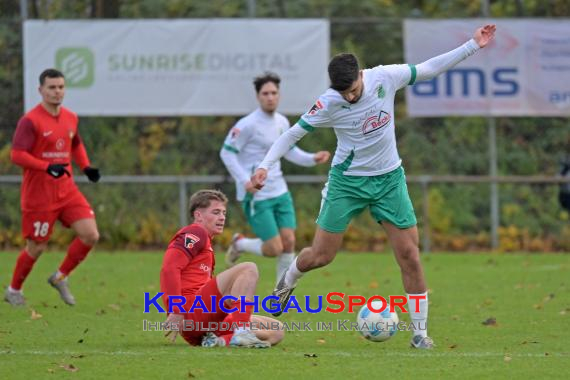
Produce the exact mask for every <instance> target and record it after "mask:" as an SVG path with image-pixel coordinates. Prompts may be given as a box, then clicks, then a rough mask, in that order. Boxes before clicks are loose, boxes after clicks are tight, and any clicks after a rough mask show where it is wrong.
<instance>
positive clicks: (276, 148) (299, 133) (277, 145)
mask: <svg viewBox="0 0 570 380" xmlns="http://www.w3.org/2000/svg"><path fill="white" fill-rule="evenodd" d="M307 133H308V132H307V131H306V130H305V129H304V128H303V127H301V126H300V125H299V124H295V125H294V126H292V127H291V128H289V129H288V130H287V131H285V133H283V134H282V135H281V136H279V138H278V139H277V140H275V142H274V143H273V145H271V149H269V152H267V154H266V155H265V158H264V159H263V161H261V163H260V164H259V166H258V168H257V170H256V171H255V173H254V174H253V176H252V177H251V182H252V184H253V186H254V187H255V188H256V189H261V188H262V187H263V185H264V184H265V179H266V178H267V170H268V169H269V168H270V167H271V166H273V164H275V163H276V162H277V161H278V160H280V159H281V157H283V156H284V155H285V154H286V153H287V152H289V150H290V149H291V147H292V146H293V145H295V143H296V142H297V141H299V140H301V139H302V138H303V136H305V135H306V134H307ZM262 173H264V174H262Z"/></svg>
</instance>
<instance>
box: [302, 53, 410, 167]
mask: <svg viewBox="0 0 570 380" xmlns="http://www.w3.org/2000/svg"><path fill="white" fill-rule="evenodd" d="M415 70H416V69H415V66H413V65H406V64H402V65H388V66H377V67H374V68H372V69H366V70H363V71H362V73H363V83H364V89H363V92H362V96H361V97H360V99H359V100H358V101H357V102H356V103H354V104H351V103H348V102H347V101H346V100H345V99H344V98H343V97H342V96H341V94H340V93H339V92H338V91H336V90H333V89H330V88H329V89H328V90H327V91H326V92H325V93H324V94H322V95H321V96H320V97H319V99H318V100H317V102H316V103H315V104H314V105H313V107H311V109H310V110H309V111H307V112H306V113H305V114H304V115H302V116H301V119H300V120H299V121H298V124H299V125H300V126H301V127H303V128H304V129H306V130H307V131H313V130H314V129H315V128H327V127H328V128H333V129H334V132H335V134H336V137H337V140H338V142H337V148H336V151H335V155H334V158H333V161H332V165H333V166H334V167H337V168H339V169H341V170H342V171H343V173H344V174H345V175H354V176H375V175H380V174H384V173H388V172H390V171H392V170H394V169H396V168H398V167H399V166H400V165H401V162H402V160H401V159H400V156H399V154H398V149H397V147H396V135H395V124H394V119H395V118H394V97H395V95H396V91H397V90H399V89H401V88H403V87H405V86H406V85H411V84H413V83H414V81H415V79H416V71H415Z"/></svg>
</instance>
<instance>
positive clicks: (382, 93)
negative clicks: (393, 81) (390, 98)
mask: <svg viewBox="0 0 570 380" xmlns="http://www.w3.org/2000/svg"><path fill="white" fill-rule="evenodd" d="M384 96H386V91H384V87H383V86H382V85H380V86H378V99H382V98H384Z"/></svg>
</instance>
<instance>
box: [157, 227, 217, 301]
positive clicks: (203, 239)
mask: <svg viewBox="0 0 570 380" xmlns="http://www.w3.org/2000/svg"><path fill="white" fill-rule="evenodd" d="M215 265H216V259H215V257H214V250H213V249H212V241H211V238H210V236H209V235H208V232H207V231H206V229H205V228H204V227H202V226H201V225H200V224H196V223H193V224H191V225H189V226H186V227H184V228H182V229H181V230H179V231H178V232H177V233H176V235H174V237H173V238H172V240H170V244H169V245H168V248H167V249H166V253H165V254H164V260H163V262H162V270H161V271H160V291H161V292H164V295H163V296H162V300H163V303H164V305H165V306H166V307H167V308H168V296H172V295H182V296H184V297H186V299H187V301H190V303H189V304H188V302H187V308H186V309H188V308H189V306H191V304H192V300H193V297H192V296H193V295H194V294H196V293H197V292H198V290H200V288H201V287H202V286H204V284H205V283H206V282H208V280H210V279H211V278H212V277H213V274H214V267H215ZM174 310H175V311H178V309H177V308H174ZM186 311H188V310H186Z"/></svg>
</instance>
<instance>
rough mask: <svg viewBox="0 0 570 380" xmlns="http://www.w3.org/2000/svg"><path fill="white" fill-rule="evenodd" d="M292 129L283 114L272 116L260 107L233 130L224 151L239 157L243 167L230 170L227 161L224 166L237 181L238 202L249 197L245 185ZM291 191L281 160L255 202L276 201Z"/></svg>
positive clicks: (256, 195) (271, 172)
mask: <svg viewBox="0 0 570 380" xmlns="http://www.w3.org/2000/svg"><path fill="white" fill-rule="evenodd" d="M290 126H291V125H290V124H289V120H287V118H286V117H285V116H283V115H282V114H280V113H278V112H274V113H273V114H268V113H267V112H264V111H262V110H261V109H259V108H258V109H256V110H255V111H253V112H252V113H250V114H249V115H247V116H245V117H243V118H241V119H240V120H239V121H238V122H237V123H236V124H235V125H234V127H233V128H232V129H231V130H230V132H229V133H228V135H227V137H226V139H225V141H224V146H223V148H222V149H223V150H226V151H227V152H231V153H234V154H236V155H237V164H238V165H239V167H234V168H230V167H228V163H227V162H224V163H225V164H226V167H227V168H228V170H229V171H230V173H231V174H232V177H233V178H234V180H235V181H236V195H237V199H238V200H240V201H241V200H243V199H244V198H245V195H246V194H245V193H246V192H245V188H244V185H245V182H247V181H249V177H250V176H251V175H252V174H253V171H254V170H255V169H256V168H257V166H258V165H259V163H260V162H261V161H262V160H263V158H264V157H265V155H266V154H267V152H268V151H269V148H271V145H273V143H274V142H275V140H277V138H278V137H279V136H280V135H281V134H282V133H283V132H285V131H286V130H287V129H289V127H290ZM222 159H223V158H222ZM232 169H233V170H232ZM287 191H288V188H287V183H286V182H285V179H284V178H283V172H282V171H281V162H280V161H279V160H278V161H277V162H276V163H275V165H273V166H272V167H271V169H269V175H268V178H267V183H266V185H265V187H263V189H261V190H260V191H258V192H256V193H255V197H254V199H255V200H265V199H270V198H275V197H278V196H280V195H282V194H284V193H286V192H287Z"/></svg>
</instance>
